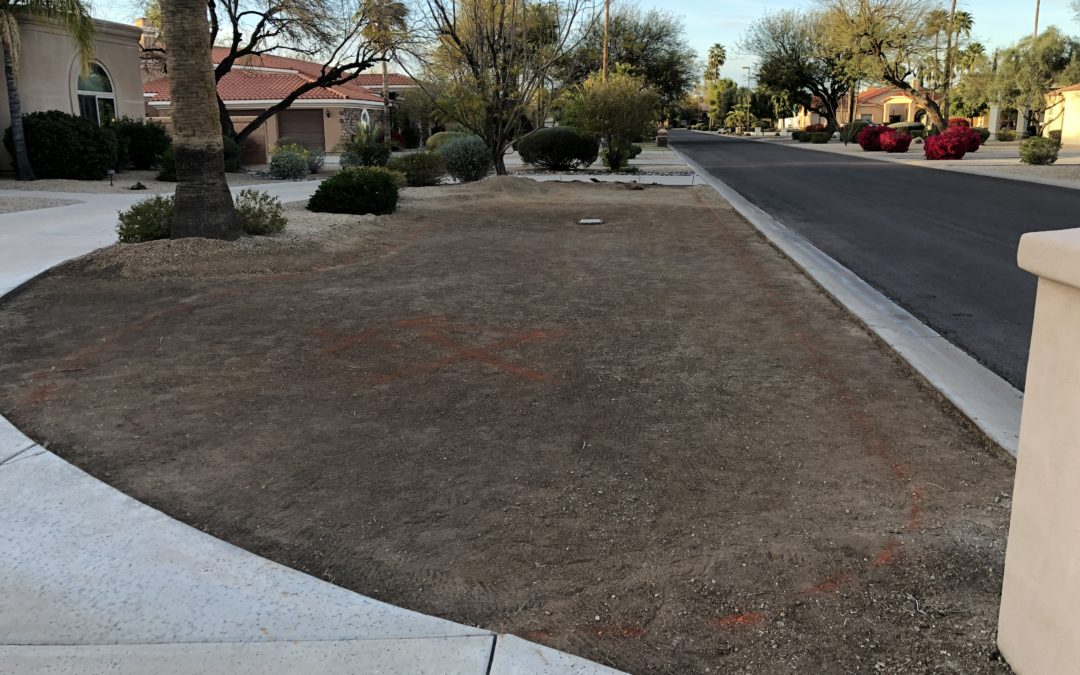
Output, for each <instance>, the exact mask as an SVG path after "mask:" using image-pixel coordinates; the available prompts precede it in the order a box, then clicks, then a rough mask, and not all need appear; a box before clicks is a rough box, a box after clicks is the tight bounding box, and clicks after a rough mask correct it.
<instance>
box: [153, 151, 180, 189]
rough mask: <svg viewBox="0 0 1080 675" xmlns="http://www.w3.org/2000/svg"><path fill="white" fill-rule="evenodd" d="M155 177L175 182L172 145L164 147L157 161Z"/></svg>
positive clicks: (174, 159) (174, 161)
mask: <svg viewBox="0 0 1080 675" xmlns="http://www.w3.org/2000/svg"><path fill="white" fill-rule="evenodd" d="M157 179H158V180H161V181H165V182H168V183H175V182H176V151H175V150H173V146H171V145H170V146H169V147H167V148H165V152H163V153H162V154H161V160H160V161H159V162H158V175H157Z"/></svg>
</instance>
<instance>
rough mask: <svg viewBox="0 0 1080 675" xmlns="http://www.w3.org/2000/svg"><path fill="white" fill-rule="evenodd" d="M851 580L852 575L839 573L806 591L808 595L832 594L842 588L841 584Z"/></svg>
mask: <svg viewBox="0 0 1080 675" xmlns="http://www.w3.org/2000/svg"><path fill="white" fill-rule="evenodd" d="M849 579H851V575H850V574H848V573H846V572H839V573H837V574H834V575H832V576H829V577H825V580H824V581H822V582H821V583H819V584H814V585H813V586H809V587H807V589H806V592H807V593H832V592H833V591H836V590H837V589H839V588H840V586H841V584H843V583H845V582H847V581H848V580H849Z"/></svg>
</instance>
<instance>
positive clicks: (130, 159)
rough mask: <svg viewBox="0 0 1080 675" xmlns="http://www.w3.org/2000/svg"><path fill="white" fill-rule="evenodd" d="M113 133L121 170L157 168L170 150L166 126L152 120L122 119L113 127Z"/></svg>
mask: <svg viewBox="0 0 1080 675" xmlns="http://www.w3.org/2000/svg"><path fill="white" fill-rule="evenodd" d="M113 132H114V133H115V134H116V149H117V164H118V165H119V168H121V169H126V168H128V167H131V168H133V169H138V170H146V169H149V168H151V167H153V166H156V165H157V163H158V162H159V161H161V155H162V154H164V152H165V151H166V150H168V149H169V142H170V141H169V132H168V131H166V130H165V127H164V125H161V124H158V123H157V122H154V121H152V120H135V119H131V118H130V117H121V118H120V119H119V120H117V122H116V124H114V125H113Z"/></svg>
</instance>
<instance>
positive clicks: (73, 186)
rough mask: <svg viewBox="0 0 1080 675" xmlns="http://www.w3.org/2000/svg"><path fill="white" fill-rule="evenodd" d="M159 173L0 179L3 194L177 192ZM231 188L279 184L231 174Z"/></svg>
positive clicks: (128, 172) (240, 174)
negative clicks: (100, 177)
mask: <svg viewBox="0 0 1080 675" xmlns="http://www.w3.org/2000/svg"><path fill="white" fill-rule="evenodd" d="M157 173H158V172H157V171H156V170H153V171H124V172H122V173H118V174H116V175H115V176H113V180H112V185H110V184H109V179H108V178H106V179H104V180H99V181H94V180H69V179H64V178H47V179H46V178H43V179H40V180H34V181H19V180H15V179H14V178H11V177H7V178H0V190H34V191H40V192H87V193H94V194H110V193H116V194H131V193H132V190H131V188H132V186H134V185H135V184H136V183H142V184H143V185H145V186H146V190H147V192H148V193H151V194H153V193H155V192H172V191H173V190H175V189H176V183H170V182H167V181H159V180H158V179H157ZM225 177H226V178H227V179H228V181H229V185H232V186H237V185H258V184H261V183H274V182H277V180H276V179H274V178H268V177H266V176H259V175H252V174H248V173H230V174H226V176H225ZM319 178H325V176H322V175H316V176H312V177H311V180H315V179H319Z"/></svg>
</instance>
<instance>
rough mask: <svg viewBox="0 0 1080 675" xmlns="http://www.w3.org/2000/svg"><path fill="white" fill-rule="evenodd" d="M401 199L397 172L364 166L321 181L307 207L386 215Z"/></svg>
mask: <svg viewBox="0 0 1080 675" xmlns="http://www.w3.org/2000/svg"><path fill="white" fill-rule="evenodd" d="M478 140H479V139H478ZM480 142H481V144H483V141H480ZM485 147H486V146H485ZM397 202H398V186H397V183H396V181H395V179H394V175H393V172H391V171H389V170H387V169H384V168H382V167H371V166H360V167H350V168H348V169H343V170H342V171H341V172H339V173H338V174H337V175H334V176H331V177H330V178H327V179H326V180H324V181H323V182H322V183H320V184H319V187H318V188H317V189H316V190H315V194H313V195H311V199H309V200H308V205H307V207H308V210H309V211H321V212H324V213H356V214H363V213H374V214H386V213H393V212H394V210H395V209H397Z"/></svg>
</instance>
